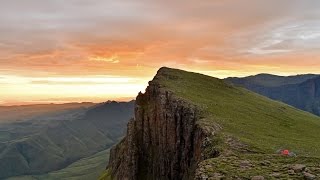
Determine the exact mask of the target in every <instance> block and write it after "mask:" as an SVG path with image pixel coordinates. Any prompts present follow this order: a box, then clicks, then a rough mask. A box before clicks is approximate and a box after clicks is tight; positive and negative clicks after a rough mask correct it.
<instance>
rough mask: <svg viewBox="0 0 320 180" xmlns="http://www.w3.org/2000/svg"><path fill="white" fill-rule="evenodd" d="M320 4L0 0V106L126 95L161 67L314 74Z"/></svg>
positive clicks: (313, 0) (224, 73) (319, 66)
mask: <svg viewBox="0 0 320 180" xmlns="http://www.w3.org/2000/svg"><path fill="white" fill-rule="evenodd" d="M319 49H320V1H319V0H303V1H302V0H255V1H252V0H236V1H235V0H201V1H198V0H183V1H182V0H175V1H168V0H161V1H160V0H153V1H150V0H139V1H138V0H121V1H113V0H103V1H102V0H67V1H66V0H50V1H44V0H3V1H1V6H0V104H26V103H63V102H82V101H93V102H101V101H106V100H130V99H133V98H134V97H135V96H136V95H137V93H138V92H139V91H143V90H144V89H145V87H146V86H147V83H148V81H149V80H151V79H152V77H153V76H154V75H155V73H156V71H157V70H158V69H159V68H160V67H162V66H167V67H173V68H180V69H185V70H189V71H196V72H200V73H203V74H207V75H211V76H214V77H218V78H225V77H230V76H238V77H242V76H247V75H253V74H258V73H272V74H278V75H293V74H304V73H320V63H318V62H320V61H319V60H320V51H319Z"/></svg>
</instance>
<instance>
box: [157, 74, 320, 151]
mask: <svg viewBox="0 0 320 180" xmlns="http://www.w3.org/2000/svg"><path fill="white" fill-rule="evenodd" d="M156 79H157V80H158V81H159V83H160V84H161V85H162V86H163V87H164V88H165V89H167V90H168V91H172V92H173V93H174V94H176V95H177V96H178V97H180V98H183V99H185V100H186V101H189V102H191V103H193V104H196V105H198V107H200V108H201V109H202V111H203V116H204V118H203V119H202V120H201V122H199V123H200V124H202V125H203V126H210V125H212V124H213V123H214V122H215V123H218V124H219V125H220V126H222V131H221V132H222V134H223V135H224V136H231V137H234V138H237V139H238V140H240V141H241V142H243V143H245V144H247V145H248V146H249V147H250V148H251V149H252V150H254V151H256V152H259V153H268V154H272V153H275V152H276V151H277V150H278V149H281V148H286V149H290V150H292V151H294V152H295V153H296V154H298V156H299V155H300V156H313V157H320V141H319V139H320V133H319V132H320V131H319V130H320V118H319V117H317V116H314V115H312V114H310V113H307V112H304V111H301V110H298V109H295V108H293V107H291V106H289V105H286V104H284V103H280V102H277V101H273V100H270V99H268V98H266V97H263V96H261V95H258V94H255V93H253V92H250V91H248V90H245V89H242V88H238V87H234V86H232V85H229V84H226V83H225V82H224V81H223V80H220V79H216V78H213V77H209V76H205V75H201V74H197V73H191V72H186V71H181V70H176V69H169V68H161V69H160V70H159V73H158V75H157V76H156Z"/></svg>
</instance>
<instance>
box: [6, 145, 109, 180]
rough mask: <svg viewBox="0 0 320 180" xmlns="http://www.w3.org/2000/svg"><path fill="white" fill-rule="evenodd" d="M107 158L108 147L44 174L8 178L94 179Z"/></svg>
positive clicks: (12, 179)
mask: <svg viewBox="0 0 320 180" xmlns="http://www.w3.org/2000/svg"><path fill="white" fill-rule="evenodd" d="M108 158H109V149H107V150H104V151H101V152H99V153H96V154H94V155H92V156H89V157H87V158H83V159H80V160H79V161H76V162H75V163H73V164H71V165H69V166H68V167H66V168H64V169H61V170H58V171H53V172H50V173H48V174H45V175H38V176H36V175H33V176H20V177H13V178H9V179H8V180H42V179H43V180H57V179H59V180H69V179H70V180H91V179H92V180H94V179H98V178H99V177H100V175H101V172H104V171H105V168H106V165H107V162H108Z"/></svg>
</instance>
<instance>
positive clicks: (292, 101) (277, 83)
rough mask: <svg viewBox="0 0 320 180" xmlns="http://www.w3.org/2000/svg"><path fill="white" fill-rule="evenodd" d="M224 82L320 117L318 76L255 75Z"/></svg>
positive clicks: (319, 84) (229, 79) (319, 77)
mask: <svg viewBox="0 0 320 180" xmlns="http://www.w3.org/2000/svg"><path fill="white" fill-rule="evenodd" d="M226 81H227V82H230V83H232V84H234V85H238V86H242V87H245V88H247V89H249V90H251V91H254V92H256V93H259V94H261V95H264V96H267V97H269V98H271V99H274V100H279V101H282V102H284V103H287V104H289V105H292V106H294V107H296V108H299V109H302V110H305V111H308V112H311V113H313V114H316V115H318V116H319V115H320V76H318V75H311V74H309V75H298V76H289V77H282V76H274V75H256V76H249V77H245V78H227V79H226Z"/></svg>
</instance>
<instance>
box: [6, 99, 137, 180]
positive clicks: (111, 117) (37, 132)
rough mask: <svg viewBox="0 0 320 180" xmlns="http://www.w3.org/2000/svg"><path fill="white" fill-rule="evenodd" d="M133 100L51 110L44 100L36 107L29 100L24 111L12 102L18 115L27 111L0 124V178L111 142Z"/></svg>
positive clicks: (57, 164) (66, 161)
mask: <svg viewBox="0 0 320 180" xmlns="http://www.w3.org/2000/svg"><path fill="white" fill-rule="evenodd" d="M133 104H134V102H133V101H132V102H128V103H125V102H123V103H118V102H107V103H102V104H96V105H94V104H91V106H78V107H74V106H73V107H72V108H66V109H64V108H59V109H57V108H54V107H53V109H52V110H49V109H50V108H49V107H50V105H47V106H46V108H45V109H47V110H45V111H44V110H43V109H42V108H41V109H40V110H39V112H37V108H38V107H39V106H34V108H35V109H32V107H31V106H28V108H27V109H26V111H23V109H21V107H11V111H8V112H12V113H14V112H15V111H13V110H12V109H14V108H16V109H19V111H18V112H19V113H20V115H21V114H29V115H28V116H26V117H28V118H26V119H24V116H22V117H20V119H18V120H15V121H13V122H10V121H6V123H3V124H1V125H0V179H1V178H5V177H11V176H18V175H24V174H44V173H47V172H50V171H54V170H59V169H62V168H64V167H66V166H68V165H70V164H71V163H73V162H75V161H77V160H79V159H81V158H84V157H88V156H91V155H93V154H95V153H97V152H100V151H103V150H106V149H108V148H110V147H111V146H112V145H114V144H115V143H117V142H118V141H119V139H120V138H121V137H122V136H123V134H124V130H125V125H126V123H127V122H128V120H129V119H130V118H131V117H132V116H133ZM54 106H55V105H54ZM41 107H42V106H41ZM65 107H68V106H65ZM8 112H7V113H8ZM30 112H32V113H30ZM7 116H10V114H9V115H8V114H7ZM11 117H15V118H16V117H19V116H17V115H12V116H11ZM105 164H106V161H105Z"/></svg>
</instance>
